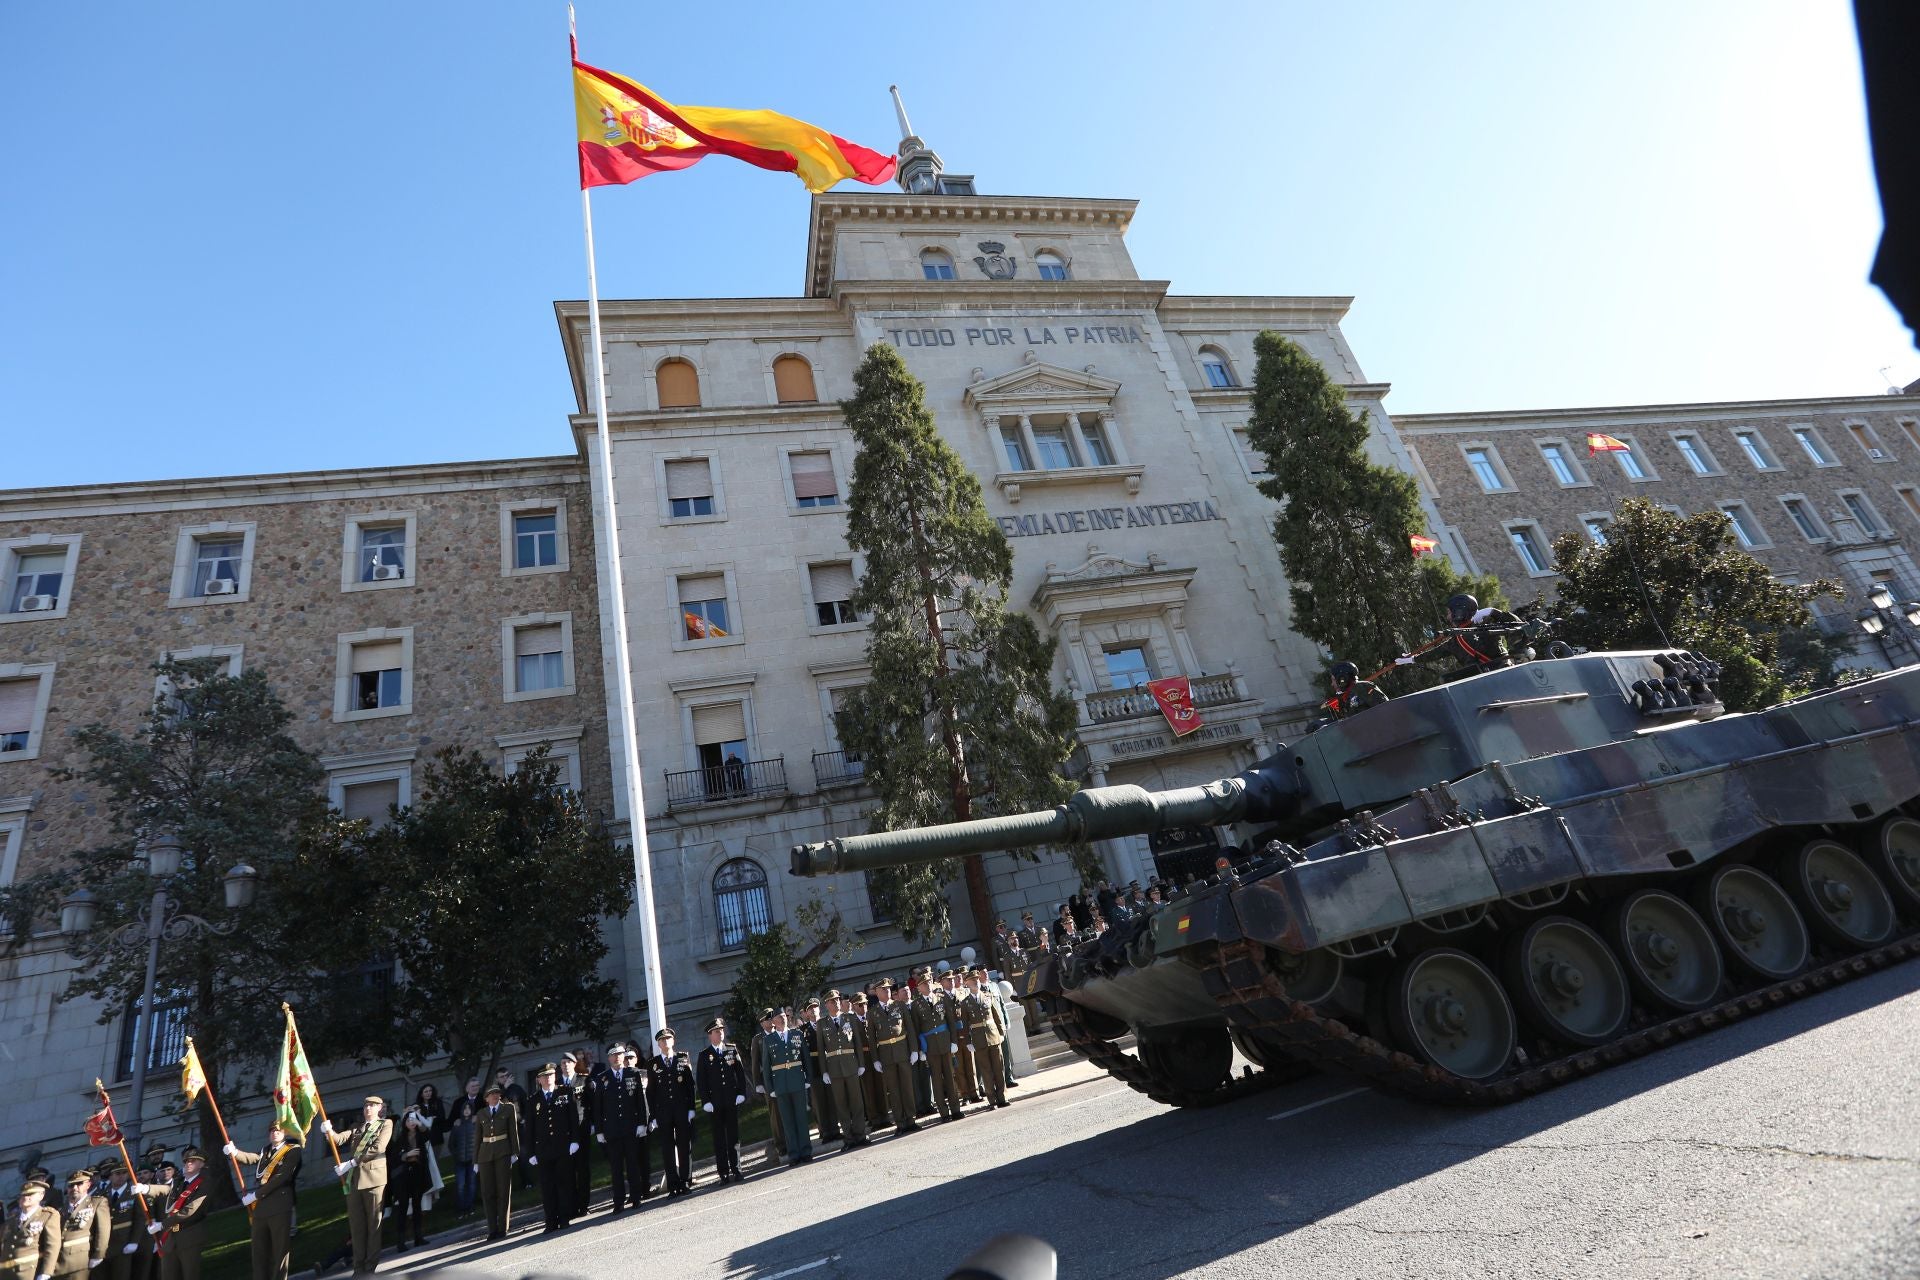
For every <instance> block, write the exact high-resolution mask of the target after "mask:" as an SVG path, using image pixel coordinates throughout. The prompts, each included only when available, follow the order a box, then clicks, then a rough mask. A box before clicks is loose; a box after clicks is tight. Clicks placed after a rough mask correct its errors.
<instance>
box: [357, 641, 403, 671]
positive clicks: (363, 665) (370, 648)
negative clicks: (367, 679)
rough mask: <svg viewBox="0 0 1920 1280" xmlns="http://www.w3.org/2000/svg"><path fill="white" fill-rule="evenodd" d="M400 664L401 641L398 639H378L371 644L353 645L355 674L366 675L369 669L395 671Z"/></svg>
mask: <svg viewBox="0 0 1920 1280" xmlns="http://www.w3.org/2000/svg"><path fill="white" fill-rule="evenodd" d="M399 666H400V642H399V641H398V640H377V641H375V642H373V643H371V644H357V645H355V646H353V662H352V671H353V674H354V675H357V676H358V675H365V674H366V673H367V672H369V671H394V670H398V669H399Z"/></svg>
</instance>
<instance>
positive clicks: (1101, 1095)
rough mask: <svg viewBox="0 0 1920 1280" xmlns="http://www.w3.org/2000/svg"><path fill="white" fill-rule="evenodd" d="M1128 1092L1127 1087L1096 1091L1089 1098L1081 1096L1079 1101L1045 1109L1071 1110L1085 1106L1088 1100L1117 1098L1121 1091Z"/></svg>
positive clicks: (1098, 1100) (1052, 1110)
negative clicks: (1103, 1091)
mask: <svg viewBox="0 0 1920 1280" xmlns="http://www.w3.org/2000/svg"><path fill="white" fill-rule="evenodd" d="M1128 1092H1131V1090H1127V1089H1109V1090H1107V1091H1106V1092H1105V1093H1096V1094H1094V1095H1093V1096H1092V1097H1091V1098H1082V1099H1080V1101H1078V1102H1069V1103H1067V1104H1066V1105H1065V1106H1063V1107H1048V1108H1047V1110H1048V1111H1049V1112H1054V1111H1071V1110H1073V1109H1074V1108H1075V1107H1084V1106H1086V1105H1087V1104H1088V1103H1089V1102H1100V1101H1103V1100H1104V1099H1107V1098H1117V1097H1119V1096H1120V1095H1121V1094H1123V1093H1128Z"/></svg>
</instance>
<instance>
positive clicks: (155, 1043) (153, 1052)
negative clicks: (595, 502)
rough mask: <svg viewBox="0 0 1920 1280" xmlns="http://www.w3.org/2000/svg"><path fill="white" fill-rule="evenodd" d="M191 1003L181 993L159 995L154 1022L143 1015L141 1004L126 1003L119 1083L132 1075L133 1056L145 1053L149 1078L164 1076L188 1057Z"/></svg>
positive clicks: (155, 1006) (117, 1061)
mask: <svg viewBox="0 0 1920 1280" xmlns="http://www.w3.org/2000/svg"><path fill="white" fill-rule="evenodd" d="M187 1013H188V1002H187V997H186V995H185V994H184V993H183V992H180V991H178V990H174V991H167V992H158V993H156V994H155V996H154V1002H153V1017H152V1019H151V1020H149V1019H147V1018H144V1017H142V1016H141V1015H140V1002H139V1000H138V999H137V998H136V999H133V1000H129V1001H128V1002H127V1008H126V1012H125V1013H124V1014H123V1015H122V1016H121V1019H120V1056H119V1057H118V1058H117V1059H116V1060H115V1064H116V1065H117V1066H118V1068H119V1071H120V1079H122V1080H125V1079H127V1078H128V1077H129V1076H131V1075H132V1074H133V1068H134V1066H135V1062H134V1055H135V1054H137V1053H139V1052H141V1051H142V1050H145V1052H146V1055H147V1074H148V1075H149V1076H152V1075H156V1074H162V1073H164V1072H165V1071H166V1070H167V1068H169V1067H171V1066H173V1065H174V1064H175V1063H177V1062H179V1061H180V1059H181V1058H183V1057H185V1056H186V1053H187Z"/></svg>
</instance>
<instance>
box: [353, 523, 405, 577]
mask: <svg viewBox="0 0 1920 1280" xmlns="http://www.w3.org/2000/svg"><path fill="white" fill-rule="evenodd" d="M406 572H407V531H406V530H405V529H404V528H401V527H398V526H394V525H388V526H384V527H382V528H378V529H368V528H365V527H362V528H361V530H360V581H362V582H382V581H386V580H388V579H391V578H401V577H405V576H406Z"/></svg>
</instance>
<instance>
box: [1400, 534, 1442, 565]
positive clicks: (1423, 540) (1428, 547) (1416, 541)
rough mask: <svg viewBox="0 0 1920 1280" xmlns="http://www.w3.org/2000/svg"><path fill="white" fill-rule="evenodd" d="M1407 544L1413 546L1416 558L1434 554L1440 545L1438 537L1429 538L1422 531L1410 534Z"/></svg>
mask: <svg viewBox="0 0 1920 1280" xmlns="http://www.w3.org/2000/svg"><path fill="white" fill-rule="evenodd" d="M1407 544H1408V545H1409V546H1411V547H1412V548H1413V554H1414V557H1415V558H1416V559H1417V558H1419V557H1420V556H1430V555H1432V554H1433V553H1434V551H1435V550H1436V549H1438V547H1439V546H1440V543H1439V541H1438V540H1437V539H1434V538H1429V537H1427V536H1426V535H1425V534H1422V533H1416V534H1412V535H1410V536H1409V537H1408V538H1407Z"/></svg>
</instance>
